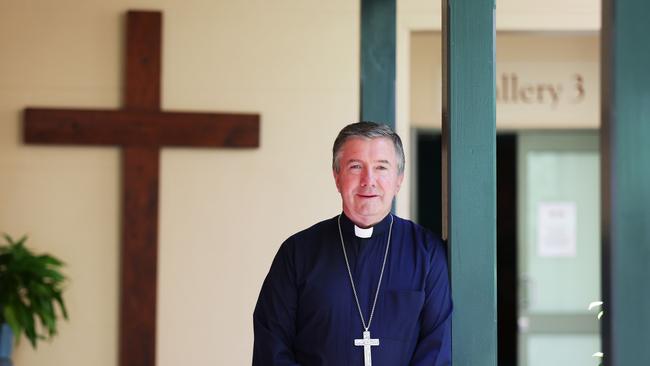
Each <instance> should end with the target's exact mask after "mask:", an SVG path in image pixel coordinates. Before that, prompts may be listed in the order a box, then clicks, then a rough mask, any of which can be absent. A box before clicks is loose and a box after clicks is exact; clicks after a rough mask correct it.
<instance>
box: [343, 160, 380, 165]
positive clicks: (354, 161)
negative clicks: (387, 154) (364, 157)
mask: <svg viewBox="0 0 650 366" xmlns="http://www.w3.org/2000/svg"><path fill="white" fill-rule="evenodd" d="M374 162H375V163H382V164H388V165H390V161H388V160H386V159H381V160H375V161H374ZM351 163H362V164H363V161H361V160H359V159H350V160H348V161H347V162H346V163H345V164H346V165H348V164H351Z"/></svg>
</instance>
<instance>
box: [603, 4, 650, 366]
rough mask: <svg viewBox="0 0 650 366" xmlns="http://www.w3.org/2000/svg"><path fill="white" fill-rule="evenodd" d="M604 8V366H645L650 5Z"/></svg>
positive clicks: (649, 301) (649, 357)
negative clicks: (649, 36) (649, 37)
mask: <svg viewBox="0 0 650 366" xmlns="http://www.w3.org/2000/svg"><path fill="white" fill-rule="evenodd" d="M602 5H603V6H602V25H603V26H602V32H601V37H602V47H601V52H602V55H601V57H602V66H601V70H602V80H601V84H602V87H601V93H602V94H601V109H602V110H601V116H602V127H601V149H602V159H601V163H602V167H601V171H602V183H601V184H602V205H603V206H602V222H603V225H602V268H603V274H602V276H603V277H602V283H603V295H604V297H603V300H604V302H605V316H604V317H603V328H602V330H603V332H602V333H603V346H604V348H603V351H604V353H605V362H604V364H606V365H609V366H627V365H650V347H648V339H650V290H648V280H650V266H649V265H648V264H649V263H650V143H649V141H650V72H648V69H650V43H648V40H647V35H648V34H649V33H650V22H648V17H649V16H650V2H648V1H647V0H625V1H616V0H603V3H602Z"/></svg>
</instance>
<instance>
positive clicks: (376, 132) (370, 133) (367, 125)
mask: <svg viewBox="0 0 650 366" xmlns="http://www.w3.org/2000/svg"><path fill="white" fill-rule="evenodd" d="M381 137H386V138H388V139H390V140H391V141H392V142H393V146H395V156H396V158H397V171H398V173H399V174H403V173H404V165H405V158H404V147H402V140H401V139H400V138H399V135H398V134H396V133H395V131H393V130H392V129H391V128H390V127H388V126H386V125H384V124H379V123H375V122H357V123H352V124H349V125H347V126H345V127H344V128H343V129H342V130H341V132H339V135H338V136H336V140H334V147H333V148H332V169H334V171H335V172H337V173H338V172H339V171H340V170H341V165H340V163H339V158H340V153H341V148H342V147H343V144H345V142H346V141H347V140H349V139H351V138H367V139H375V138H381Z"/></svg>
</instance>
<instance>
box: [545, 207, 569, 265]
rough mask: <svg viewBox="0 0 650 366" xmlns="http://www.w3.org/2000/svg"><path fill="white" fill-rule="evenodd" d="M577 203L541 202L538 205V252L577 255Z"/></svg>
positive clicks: (550, 255) (554, 254) (550, 254)
mask: <svg viewBox="0 0 650 366" xmlns="http://www.w3.org/2000/svg"><path fill="white" fill-rule="evenodd" d="M576 220H577V217H576V203H575V202H540V203H539V205H538V206H537V254H538V255H539V256H540V257H575V256H576V236H577V235H576Z"/></svg>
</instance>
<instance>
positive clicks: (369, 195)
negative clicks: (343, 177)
mask: <svg viewBox="0 0 650 366" xmlns="http://www.w3.org/2000/svg"><path fill="white" fill-rule="evenodd" d="M357 196H358V197H360V198H375V197H379V195H376V194H357Z"/></svg>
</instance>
